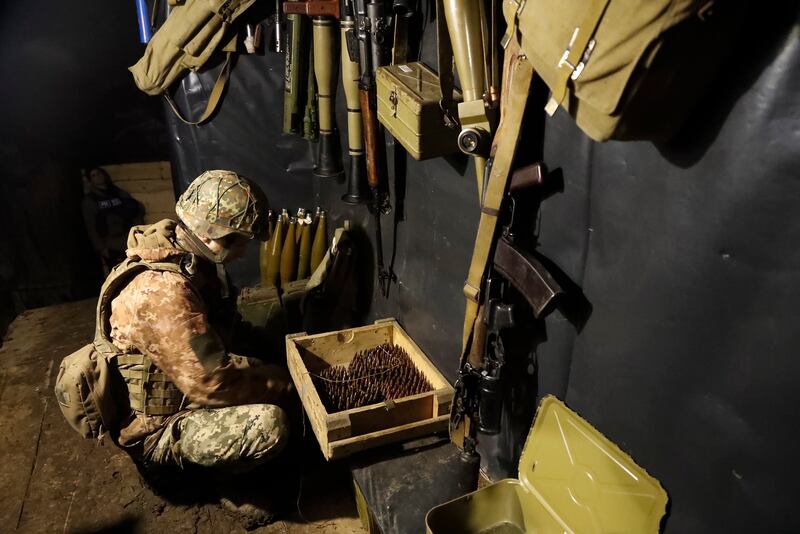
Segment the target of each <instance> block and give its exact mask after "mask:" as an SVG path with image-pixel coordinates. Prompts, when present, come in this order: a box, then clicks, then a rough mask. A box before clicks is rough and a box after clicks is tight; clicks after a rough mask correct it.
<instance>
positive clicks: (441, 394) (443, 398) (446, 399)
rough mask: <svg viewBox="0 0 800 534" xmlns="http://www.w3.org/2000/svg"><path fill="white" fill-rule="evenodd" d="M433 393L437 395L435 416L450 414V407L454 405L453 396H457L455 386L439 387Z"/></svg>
mask: <svg viewBox="0 0 800 534" xmlns="http://www.w3.org/2000/svg"><path fill="white" fill-rule="evenodd" d="M433 394H434V396H435V397H436V400H435V401H434V404H433V417H438V416H440V415H444V414H449V413H450V408H451V407H452V406H453V397H454V396H455V391H454V390H453V388H451V387H446V388H442V389H437V390H436V391H434V392H433Z"/></svg>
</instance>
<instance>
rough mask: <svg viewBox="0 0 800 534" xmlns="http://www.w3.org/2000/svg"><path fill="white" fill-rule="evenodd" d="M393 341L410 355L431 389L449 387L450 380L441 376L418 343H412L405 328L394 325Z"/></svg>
mask: <svg viewBox="0 0 800 534" xmlns="http://www.w3.org/2000/svg"><path fill="white" fill-rule="evenodd" d="M393 342H394V344H395V345H397V346H399V347H402V348H403V349H404V350H405V351H406V352H407V353H408V355H409V356H411V359H412V361H413V362H414V364H415V365H416V366H417V369H419V370H420V371H421V372H422V373H423V374H424V375H425V377H426V378H427V379H428V380H429V381H430V382H431V385H432V386H433V389H442V388H447V387H450V382H448V381H447V379H446V378H445V377H444V376H442V373H440V372H439V370H438V369H437V368H436V366H435V365H433V364H432V363H431V361H430V360H429V359H428V357H427V356H425V353H424V352H422V349H421V348H419V345H417V344H416V343H414V340H413V339H411V337H410V336H409V335H408V334H406V332H405V330H403V329H402V328H401V327H400V325H396V327H395V330H394V339H393Z"/></svg>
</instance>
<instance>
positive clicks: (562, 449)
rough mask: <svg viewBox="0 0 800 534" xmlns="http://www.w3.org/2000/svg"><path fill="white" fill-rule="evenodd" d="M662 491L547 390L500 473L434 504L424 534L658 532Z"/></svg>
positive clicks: (664, 500)
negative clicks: (510, 463)
mask: <svg viewBox="0 0 800 534" xmlns="http://www.w3.org/2000/svg"><path fill="white" fill-rule="evenodd" d="M667 501H668V498H667V494H666V492H665V491H664V489H663V488H662V487H661V484H660V483H659V482H658V480H656V479H655V478H653V477H651V476H650V475H649V474H647V472H646V471H645V470H644V469H642V468H641V467H639V466H638V465H636V463H635V462H634V461H633V460H632V459H631V458H630V456H628V455H627V454H625V453H624V452H623V451H621V450H620V449H619V447H617V446H616V445H615V444H614V443H612V442H611V441H609V440H608V438H606V437H605V436H603V435H602V434H601V433H600V432H598V431H597V430H596V429H595V428H593V427H592V426H591V425H590V424H589V423H588V422H586V421H585V420H584V419H582V418H581V417H580V416H578V415H577V414H576V413H575V412H573V411H572V410H570V409H569V408H567V407H566V406H565V405H564V403H562V402H561V401H560V400H558V399H557V398H555V397H553V396H547V397H545V398H544V399H543V400H542V403H541V404H540V405H539V409H538V411H537V413H536V419H535V421H534V424H533V427H532V428H531V431H530V433H529V434H528V439H527V441H526V443H525V448H524V449H523V451H522V457H521V458H520V462H519V479H505V480H501V481H499V482H497V483H495V484H491V485H489V486H487V487H485V488H483V489H480V490H478V491H475V492H472V493H469V494H467V495H464V496H463V497H459V498H458V499H455V500H453V501H450V502H447V503H445V504H442V505H439V506H436V507H435V508H433V509H431V511H430V512H428V515H427V516H426V518H425V524H426V527H427V532H428V534H444V533H448V534H449V533H452V532H458V533H460V534H489V533H492V534H497V533H515V534H516V533H522V532H531V533H543V534H550V533H553V534H555V533H558V534H564V533H581V534H583V533H586V534H600V533H609V532H613V533H615V534H623V533H630V534H645V533H650V532H652V533H657V532H658V531H659V525H660V523H661V518H662V517H663V516H664V513H665V511H666V506H667Z"/></svg>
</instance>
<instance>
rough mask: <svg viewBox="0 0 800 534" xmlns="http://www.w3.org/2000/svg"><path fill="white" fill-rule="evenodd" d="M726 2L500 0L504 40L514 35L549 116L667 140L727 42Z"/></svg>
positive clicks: (598, 130) (609, 134)
mask: <svg viewBox="0 0 800 534" xmlns="http://www.w3.org/2000/svg"><path fill="white" fill-rule="evenodd" d="M722 4H726V5H722ZM731 4H737V2H714V1H713V0H712V1H709V0H590V1H587V2H563V1H561V0H524V1H520V0H503V13H504V16H505V19H506V22H507V23H508V30H507V32H506V35H505V37H504V40H503V43H504V44H507V43H508V41H509V40H512V39H513V40H515V41H517V42H518V43H519V45H520V47H521V48H522V50H523V51H524V52H525V53H526V54H527V56H528V57H529V58H530V61H531V63H532V65H533V68H534V70H535V71H536V72H537V74H539V76H540V77H541V78H542V79H543V80H544V81H545V83H546V84H547V85H548V87H549V88H550V90H551V91H552V97H551V99H550V101H549V102H548V105H547V107H546V110H547V112H548V113H549V114H550V115H552V114H553V113H554V112H555V111H556V109H557V108H558V106H561V107H563V108H564V109H565V110H566V111H567V112H569V114H570V115H572V116H573V117H574V118H575V120H576V122H577V124H578V126H579V127H580V128H581V129H582V130H583V131H584V132H585V133H586V134H587V135H589V137H591V138H593V139H595V140H597V141H604V140H607V139H653V140H665V139H669V138H670V137H672V136H673V134H674V133H675V132H676V130H677V129H678V128H679V127H680V125H681V124H682V122H683V120H684V119H685V118H686V116H687V115H688V113H689V112H690V111H691V107H692V105H693V104H694V103H695V102H696V101H697V99H698V98H699V97H700V96H701V95H702V91H703V89H704V88H705V87H706V86H707V85H708V83H709V82H710V80H711V78H712V76H713V75H714V74H715V72H716V69H717V68H718V67H719V65H720V63H721V60H722V59H724V57H725V52H726V51H727V49H729V48H730V38H731V34H732V31H733V30H734V29H735V27H736V22H737V20H738V16H737V15H738V12H739V11H740V8H739V6H735V5H731Z"/></svg>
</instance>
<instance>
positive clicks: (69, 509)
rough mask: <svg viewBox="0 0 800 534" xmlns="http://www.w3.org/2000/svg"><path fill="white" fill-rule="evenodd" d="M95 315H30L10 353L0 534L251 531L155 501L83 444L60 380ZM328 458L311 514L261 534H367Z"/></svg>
mask: <svg viewBox="0 0 800 534" xmlns="http://www.w3.org/2000/svg"><path fill="white" fill-rule="evenodd" d="M94 307H95V301H94V300H86V301H81V302H75V303H69V304H61V305H57V306H50V307H47V308H40V309H36V310H28V311H26V312H24V313H23V314H22V315H20V316H19V317H17V318H16V319H15V320H14V322H13V323H12V324H11V325H10V327H9V330H8V333H7V335H6V337H5V339H4V340H3V345H2V347H0V465H2V466H3V469H2V471H0V495H2V497H3V498H2V499H0V532H31V533H37V534H38V533H49V532H55V533H67V532H69V533H99V532H123V533H124V532H130V533H137V534H138V533H149V532H153V533H161V532H168V533H170V534H178V533H233V532H245V529H244V527H243V526H242V525H241V523H239V521H238V520H237V518H236V517H235V516H233V515H231V514H230V513H228V512H227V511H225V510H223V509H222V508H220V507H219V506H218V505H217V504H216V503H212V504H201V503H190V504H177V503H172V502H169V501H166V500H163V499H162V498H160V497H158V496H156V495H154V494H153V492H152V491H150V489H149V488H148V487H146V486H145V485H144V484H143V483H142V481H141V479H140V477H139V475H138V473H137V471H136V469H135V467H134V466H133V464H132V463H131V461H130V459H129V458H128V456H127V455H126V454H125V453H124V452H122V451H120V450H118V449H117V448H116V447H115V446H114V445H113V444H110V443H107V444H106V445H98V444H97V443H96V442H94V441H91V440H84V439H82V438H81V437H80V436H78V434H76V433H75V432H74V431H73V430H72V429H71V428H70V427H69V426H68V425H67V423H66V421H64V419H63V417H62V415H61V412H60V410H59V408H58V405H57V403H56V401H55V398H54V397H53V393H52V390H53V382H54V380H55V378H56V375H57V373H58V367H59V364H60V362H61V359H62V358H63V357H64V356H65V355H67V354H69V353H70V352H72V351H74V350H76V349H77V348H79V347H81V346H82V345H83V344H84V343H86V342H87V341H88V340H89V339H90V338H91V336H92V333H93V330H94ZM318 460H319V459H312V460H311V461H310V462H309V463H310V464H311V465H314V466H316V467H314V468H310V469H309V472H307V473H306V474H305V475H304V478H303V485H302V488H303V489H302V493H301V501H300V503H301V504H300V511H301V513H302V515H301V513H298V512H297V511H296V510H295V511H293V512H291V513H290V515H288V516H287V517H286V518H285V519H283V520H280V521H277V522H275V523H273V524H271V525H267V526H264V527H261V528H258V529H256V530H253V531H252V532H257V533H272V532H276V533H277V532H282V533H290V534H300V533H309V532H314V533H323V532H325V533H327V532H330V533H361V532H364V530H363V529H362V528H361V524H360V522H359V520H358V518H357V513H356V509H355V504H354V501H353V498H352V491H351V488H350V484H351V483H350V478H349V473H348V471H347V469H346V466H344V465H342V464H337V463H330V464H326V463H324V462H322V461H318ZM269 482H270V481H265V483H269Z"/></svg>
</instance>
